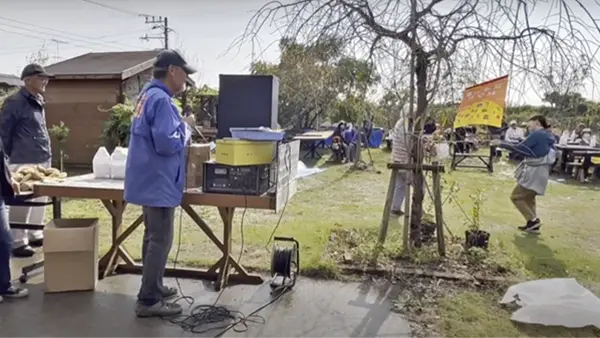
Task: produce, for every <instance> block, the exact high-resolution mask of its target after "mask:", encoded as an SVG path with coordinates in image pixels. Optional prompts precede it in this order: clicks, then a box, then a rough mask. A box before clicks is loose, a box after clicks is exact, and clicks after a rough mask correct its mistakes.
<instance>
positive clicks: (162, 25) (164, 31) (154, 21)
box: [140, 16, 173, 49]
mask: <svg viewBox="0 0 600 338" xmlns="http://www.w3.org/2000/svg"><path fill="white" fill-rule="evenodd" d="M146 24H149V25H153V26H152V30H156V29H159V30H161V35H162V36H160V35H159V36H148V34H146V35H145V36H142V37H141V38H140V40H144V41H149V40H163V45H164V47H165V49H169V33H170V32H172V31H173V30H172V29H171V28H169V19H168V18H167V17H164V18H163V17H162V16H159V17H155V16H146Z"/></svg>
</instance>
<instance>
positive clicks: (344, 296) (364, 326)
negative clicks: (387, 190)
mask: <svg viewBox="0 0 600 338" xmlns="http://www.w3.org/2000/svg"><path fill="white" fill-rule="evenodd" d="M23 262H25V261H24V260H19V262H16V264H13V267H14V268H18V266H19V265H20V264H22V263H23ZM15 272H17V271H15ZM14 277H15V278H16V277H18V275H14ZM42 280H43V278H42V276H41V275H38V276H37V277H34V278H32V279H31V280H30V282H29V283H30V284H31V285H29V286H28V287H29V288H30V297H29V299H26V300H14V301H6V300H5V301H4V303H2V304H0V336H5V337H7V336H12V337H15V336H21V337H23V336H29V337H31V336H45V337H73V336H79V337H86V336H87V337H89V336H105V337H107V336H108V337H117V336H118V337H141V336H144V337H158V336H162V337H165V336H168V337H192V336H209V337H210V336H214V335H216V334H217V333H219V332H220V330H215V331H211V332H207V333H203V334H193V333H190V332H186V331H184V330H183V329H181V328H180V327H179V326H175V325H173V324H171V323H169V322H166V321H163V320H160V319H140V318H137V317H136V316H135V314H134V307H135V295H136V293H137V289H138V287H139V283H140V276H135V275H119V276H113V277H109V278H107V279H105V280H103V281H100V282H99V283H98V287H97V290H96V291H95V292H73V293H61V294H45V293H44V291H43V281H42ZM179 282H180V285H181V290H182V291H183V293H184V294H185V295H187V296H192V297H194V298H195V302H194V304H193V306H196V305H200V304H208V305H210V304H213V303H214V302H215V300H216V298H217V296H218V293H217V292H215V291H214V289H213V288H212V286H210V285H209V284H208V283H207V282H202V281H195V280H181V279H180V280H179ZM166 283H168V284H169V285H177V284H176V281H175V280H173V279H167V280H166ZM270 292H271V288H270V287H269V285H268V283H265V284H263V285H260V286H249V285H239V286H232V287H229V288H227V289H225V291H224V292H223V294H222V295H221V297H220V298H219V302H218V304H220V305H224V306H226V307H228V308H229V309H231V310H239V311H241V312H243V313H246V314H249V313H250V312H252V311H253V310H255V309H256V308H258V307H260V306H261V305H263V304H265V303H267V302H268V301H269V300H271V299H272V298H271V297H272V296H271V295H270ZM399 293H400V285H391V284H390V283H388V282H383V281H381V282H372V281H370V280H369V281H367V282H364V283H341V282H337V281H315V280H311V279H307V278H300V279H299V280H298V282H297V284H296V286H295V287H294V289H293V290H292V291H291V292H289V293H287V294H285V295H284V296H282V297H281V299H279V300H278V301H276V302H275V303H274V304H272V305H270V306H268V307H266V308H265V309H263V310H262V311H260V312H259V313H258V315H260V316H261V317H263V318H264V319H265V323H264V324H261V323H248V329H247V331H245V332H235V331H234V330H231V331H229V332H228V333H226V334H225V336H226V337H239V336H244V337H275V336H277V337H342V336H344V337H408V336H410V326H409V323H408V322H407V321H406V320H405V319H403V318H402V317H401V316H400V315H399V314H396V313H394V312H391V311H390V310H391V308H392V302H393V301H395V300H396V299H397V296H398V294H399ZM182 305H184V312H189V308H188V307H187V304H185V303H182ZM237 328H238V329H241V326H238V327H237Z"/></svg>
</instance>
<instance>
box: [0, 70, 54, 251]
mask: <svg viewBox="0 0 600 338" xmlns="http://www.w3.org/2000/svg"><path fill="white" fill-rule="evenodd" d="M51 77H52V75H51V74H48V73H47V72H46V70H45V69H44V67H42V66H40V65H38V64H29V65H27V66H25V68H24V69H23V72H22V73H21V80H23V83H24V85H23V87H22V88H21V89H20V90H19V91H18V92H16V93H15V94H14V95H12V96H11V97H9V98H7V99H6V100H5V101H4V104H3V105H2V108H0V111H1V117H0V137H1V138H2V143H3V144H4V152H5V154H6V156H7V158H8V161H9V168H10V170H11V171H14V170H16V169H17V168H19V167H21V166H23V165H41V166H44V167H49V166H50V165H51V161H52V151H51V148H50V136H49V134H48V129H47V128H46V114H45V112H44V98H43V96H42V95H43V94H44V93H45V92H46V86H47V85H48V80H49V79H50V78H51ZM45 200H46V197H40V198H37V199H34V200H32V201H37V202H41V201H45ZM9 219H10V221H11V222H19V223H29V224H43V222H44V207H10V209H9ZM11 233H12V237H13V250H12V254H13V256H15V257H31V256H33V255H34V254H35V250H34V249H33V248H32V246H41V245H42V244H43V232H42V231H40V230H37V231H31V230H16V229H14V230H12V231H11Z"/></svg>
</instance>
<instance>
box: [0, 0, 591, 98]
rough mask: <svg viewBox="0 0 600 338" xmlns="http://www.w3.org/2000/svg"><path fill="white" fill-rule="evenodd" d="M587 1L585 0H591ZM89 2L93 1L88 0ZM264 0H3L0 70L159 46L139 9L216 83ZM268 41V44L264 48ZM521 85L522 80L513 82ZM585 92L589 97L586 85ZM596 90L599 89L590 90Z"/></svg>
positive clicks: (232, 67) (269, 37)
mask: <svg viewBox="0 0 600 338" xmlns="http://www.w3.org/2000/svg"><path fill="white" fill-rule="evenodd" d="M590 1H591V0H590ZM94 2H95V3H96V4H94ZM266 2H267V1H266V0H171V1H151V0H144V1H143V0H55V1H47V0H19V1H8V0H4V1H2V6H1V7H2V10H1V11H0V46H1V48H0V73H9V74H19V73H20V71H21V69H22V67H23V66H24V65H25V64H26V60H27V57H28V56H30V55H31V54H32V53H34V52H36V51H38V50H40V48H41V47H45V49H46V51H47V52H48V54H49V56H50V57H51V63H52V62H56V61H60V60H64V59H67V58H71V57H75V56H78V55H81V54H84V53H88V52H92V51H96V52H101V51H125V50H144V49H155V48H161V47H162V46H163V45H162V40H158V39H152V40H149V41H141V40H140V37H142V36H144V35H146V34H148V35H149V36H158V35H160V33H161V32H159V31H157V30H154V31H153V30H152V29H151V28H152V25H151V24H146V23H145V18H144V17H140V16H139V14H148V15H156V16H157V17H158V16H163V17H164V16H166V17H168V18H169V26H170V27H171V28H172V29H173V30H174V31H173V32H172V33H171V35H170V36H171V43H170V47H171V48H177V49H180V50H182V51H183V52H184V54H185V55H186V56H187V58H188V62H190V63H192V64H195V65H196V66H197V68H198V69H199V71H200V74H199V75H198V77H197V78H196V80H198V83H199V84H205V83H206V84H209V85H211V86H214V87H217V86H218V75H219V74H223V73H229V74H231V73H244V72H246V71H247V70H248V66H249V64H250V62H251V59H252V57H251V56H252V54H253V50H252V49H253V48H252V46H251V45H248V44H246V45H243V46H242V47H241V50H239V53H238V50H237V49H235V50H233V51H230V52H228V53H225V52H226V51H227V50H228V48H229V47H230V45H231V44H232V42H233V41H234V40H235V39H236V38H237V37H239V36H240V35H241V34H242V33H243V32H244V29H245V28H246V25H247V23H248V21H249V19H250V18H251V16H252V14H253V12H254V11H256V10H257V9H259V8H260V7H261V6H262V5H263V4H265V3H266ZM258 38H259V40H260V41H261V46H259V47H256V48H255V50H254V52H255V55H256V58H257V59H262V60H269V61H276V60H277V59H278V56H279V51H278V50H277V43H276V42H277V40H278V38H279V34H278V33H277V32H275V31H274V29H269V28H266V29H263V30H262V32H261V34H260V36H259V37H258ZM268 46H270V47H268ZM513 82H514V84H513V85H517V82H520V83H523V84H525V82H524V81H513ZM586 87H588V88H587V90H586V91H585V93H584V95H585V96H587V97H588V98H595V99H597V97H594V95H593V94H594V93H593V90H591V86H586ZM514 95H515V94H513V95H511V97H510V98H509V100H510V101H512V102H515V103H517V102H519V103H530V104H539V103H540V102H541V100H540V95H539V93H538V92H536V91H534V90H533V89H532V90H529V91H527V89H523V90H521V91H519V94H518V96H519V97H513V96H514ZM596 96H597V95H596Z"/></svg>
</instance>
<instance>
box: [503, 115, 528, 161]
mask: <svg viewBox="0 0 600 338" xmlns="http://www.w3.org/2000/svg"><path fill="white" fill-rule="evenodd" d="M524 139H525V133H524V132H523V129H521V128H519V127H518V125H517V121H515V120H512V121H510V123H509V124H508V129H506V133H505V134H504V142H506V143H509V144H518V143H521V141H523V140H524ZM508 158H509V159H511V160H515V161H521V160H522V158H521V156H520V155H519V154H517V153H515V152H509V153H508Z"/></svg>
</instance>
